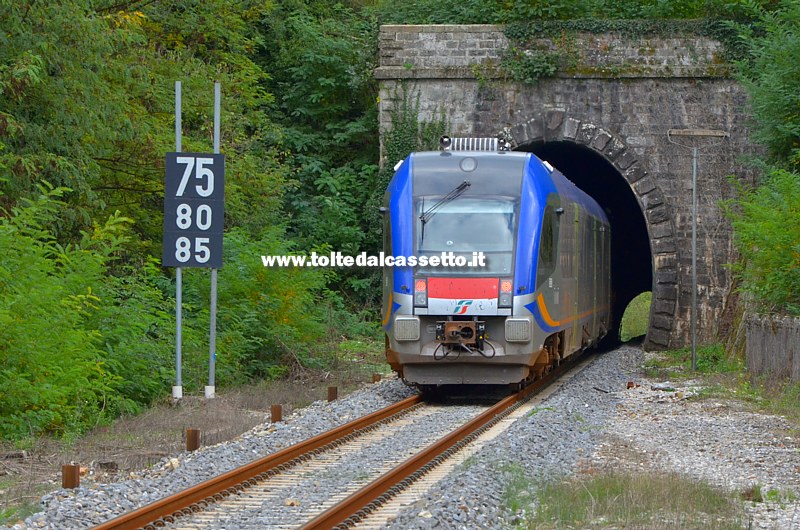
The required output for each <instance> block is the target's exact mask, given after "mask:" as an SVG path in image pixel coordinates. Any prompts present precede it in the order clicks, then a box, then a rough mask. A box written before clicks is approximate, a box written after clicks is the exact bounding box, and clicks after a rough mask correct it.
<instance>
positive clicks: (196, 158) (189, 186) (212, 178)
mask: <svg viewBox="0 0 800 530" xmlns="http://www.w3.org/2000/svg"><path fill="white" fill-rule="evenodd" d="M224 189H225V157H224V156H223V155H221V154H203V153H167V158H166V183H165V190H164V243H163V248H162V256H161V257H162V263H163V265H164V266H165V267H209V268H215V269H216V268H220V267H221V266H222V233H223V226H224V215H225V209H224Z"/></svg>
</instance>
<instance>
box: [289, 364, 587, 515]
mask: <svg viewBox="0 0 800 530" xmlns="http://www.w3.org/2000/svg"><path fill="white" fill-rule="evenodd" d="M576 357H583V356H580V355H578V356H576ZM577 360H578V359H577V358H576V359H571V360H570V362H568V363H565V364H562V365H561V366H559V367H558V368H556V369H555V370H553V371H552V372H550V373H549V374H548V375H547V376H546V377H544V378H543V379H539V380H538V381H535V382H533V383H532V384H531V385H529V386H527V387H525V388H524V389H522V390H521V391H519V392H517V393H514V394H512V395H510V396H508V397H506V398H504V399H503V400H501V401H499V402H498V403H497V404H495V405H493V406H492V407H491V408H489V409H487V410H485V411H484V412H483V413H481V414H480V415H478V416H476V417H475V418H473V419H472V420H470V421H469V422H467V423H465V424H464V425H462V426H461V427H459V428H458V429H456V430H455V431H453V432H451V433H450V434H447V435H446V436H444V437H442V438H441V439H439V441H437V442H435V443H434V444H433V445H431V446H429V447H428V448H426V449H424V450H422V451H421V452H419V453H417V454H415V455H414V456H412V457H410V458H409V459H408V460H406V461H405V462H403V463H401V464H400V465H398V466H396V467H395V468H393V469H391V470H390V471H389V472H388V473H386V474H384V475H381V476H380V477H378V478H377V479H375V480H374V481H372V482H371V483H369V484H367V485H366V486H364V487H363V488H361V489H360V490H358V491H356V492H355V493H353V494H352V495H350V496H349V497H347V498H345V499H344V500H342V501H341V502H340V503H338V504H336V505H334V506H332V507H331V508H329V509H328V510H326V511H324V512H322V513H321V514H319V515H318V516H317V517H315V518H314V519H312V520H311V521H309V522H308V523H306V524H305V525H303V526H302V527H300V528H301V530H322V529H324V530H329V529H331V528H347V527H349V526H352V525H353V524H355V523H356V522H357V521H358V520H360V519H362V518H365V517H366V516H367V515H368V514H369V512H370V511H373V510H374V509H376V508H377V506H379V505H381V504H384V503H385V502H386V501H388V499H389V498H390V497H392V496H394V495H395V494H396V493H398V492H399V491H400V490H402V489H405V488H406V487H407V486H409V485H410V484H411V483H412V482H413V481H414V480H416V479H415V478H414V475H415V474H421V473H425V472H427V471H428V470H430V469H431V468H432V467H435V466H436V465H438V464H439V463H440V462H441V461H442V460H444V459H446V458H447V457H448V455H449V454H451V453H453V452H455V451H457V450H459V449H460V448H461V447H463V446H464V445H466V444H468V443H469V442H471V441H472V440H473V439H474V438H476V437H477V434H479V433H480V432H483V430H484V428H488V427H489V426H491V425H494V424H495V423H496V422H497V421H500V420H501V419H502V418H503V417H504V416H505V415H506V414H507V413H510V412H511V410H510V409H512V407H514V406H515V405H518V404H520V405H521V404H522V403H523V402H524V401H525V400H527V399H528V398H529V397H532V395H533V394H534V393H535V392H537V391H538V390H541V389H542V388H544V387H546V386H548V385H549V384H550V383H552V382H554V381H555V380H556V379H558V378H559V377H560V376H561V375H562V374H563V373H564V372H566V371H568V370H570V369H571V368H572V367H573V366H575V364H576V363H575V361H577ZM476 433H477V434H476Z"/></svg>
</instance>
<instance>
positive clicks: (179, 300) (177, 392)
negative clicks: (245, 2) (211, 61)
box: [172, 81, 183, 399]
mask: <svg viewBox="0 0 800 530" xmlns="http://www.w3.org/2000/svg"><path fill="white" fill-rule="evenodd" d="M181 135H182V131H181V82H180V81H175V152H176V153H180V152H181V148H182V146H181V143H182V136H181ZM182 291H183V271H182V269H181V268H180V267H176V269H175V386H173V387H172V397H173V398H174V399H182V398H183V381H182V375H181V343H182V342H183V337H182V335H183V313H182V310H181V306H182V304H183V296H182V294H183V292H182Z"/></svg>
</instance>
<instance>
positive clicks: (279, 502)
mask: <svg viewBox="0 0 800 530" xmlns="http://www.w3.org/2000/svg"><path fill="white" fill-rule="evenodd" d="M573 365H574V363H565V364H563V365H562V366H561V367H559V368H557V369H555V370H554V371H552V372H551V373H550V374H548V375H547V376H546V377H545V378H543V379H541V380H539V381H536V382H534V383H533V384H531V385H530V386H528V387H526V388H525V389H523V390H522V391H520V392H517V393H515V394H512V395H511V396H508V397H506V398H504V399H502V400H500V401H499V402H497V403H495V404H494V405H492V406H486V405H475V404H469V405H442V404H426V403H423V401H422V398H421V397H420V396H412V397H410V398H407V399H405V400H403V401H400V402H398V403H396V404H394V405H391V406H389V407H386V408H384V409H381V410H379V411H377V412H374V413H372V414H369V415H367V416H364V417H362V418H359V419H357V420H355V421H352V422H350V423H348V424H346V425H343V426H340V427H338V428H336V429H333V430H331V431H328V432H326V433H323V434H320V435H318V436H315V437H314V438H311V439H309V440H306V441H304V442H301V443H299V444H296V445H294V446H291V447H288V448H286V449H284V450H281V451H279V452H277V453H274V454H272V455H269V456H267V457H264V458H261V459H259V460H256V461H254V462H251V463H250V464H247V465H245V466H242V467H241V468H238V469H235V470H232V471H229V472H227V473H225V474H223V475H220V476H218V477H216V478H214V479H211V480H208V481H206V482H203V483H200V484H198V485H196V486H194V487H192V488H189V489H187V490H185V491H183V492H179V493H177V494H174V495H172V496H169V497H166V498H164V499H162V500H160V501H157V502H155V503H153V504H151V505H148V506H144V507H142V508H140V509H138V510H135V511H133V512H130V513H128V514H124V515H122V516H120V517H118V518H116V519H113V520H111V521H109V522H107V523H104V524H101V525H99V526H97V527H96V530H112V529H113V530H122V529H134V528H157V527H162V526H164V525H165V524H174V528H186V529H189V528H193V529H194V528H219V527H220V525H224V526H226V527H227V526H237V527H241V528H246V527H248V526H252V527H253V528H264V527H270V528H297V527H299V526H302V527H303V528H306V529H310V528H315V529H316V528H326V529H327V528H332V527H336V526H337V525H339V526H341V527H348V526H353V525H355V524H356V523H358V522H360V521H364V520H365V519H367V517H368V515H369V514H370V513H373V512H376V511H377V510H379V509H380V508H381V507H382V506H384V505H386V504H390V503H391V499H392V498H393V497H395V496H397V495H398V494H400V493H401V492H403V490H406V489H408V488H409V487H410V486H411V485H412V484H413V483H414V482H415V481H417V480H418V479H420V478H422V477H423V476H425V475H426V474H429V473H430V472H431V471H433V470H434V469H436V468H437V467H438V466H440V464H442V463H443V462H445V461H446V460H448V459H449V458H451V457H452V456H453V455H455V454H456V453H458V452H459V451H460V450H461V449H462V448H464V447H465V446H467V445H468V444H470V443H471V442H472V441H473V440H475V439H477V438H478V437H479V436H480V435H481V434H482V433H484V432H486V431H488V430H489V429H491V428H492V427H493V426H494V425H497V424H498V423H500V422H501V421H502V420H503V419H504V418H505V417H506V416H509V415H510V414H512V413H513V412H514V411H515V410H517V409H518V408H520V407H521V406H522V405H523V404H524V403H525V402H526V401H528V400H529V399H530V398H531V397H532V396H534V395H535V394H536V393H537V392H539V391H540V390H542V389H544V388H546V387H547V386H548V385H550V384H551V383H553V382H554V381H556V380H557V379H558V378H559V377H560V376H562V375H563V374H564V373H565V372H567V371H568V370H569V369H570V368H571V367H572V366H573ZM582 366H584V364H582V365H581V367H582ZM576 371H577V370H576ZM370 453H371V454H372V455H373V456H371V457H370V456H367V455H369V454H370ZM375 455H377V456H375ZM384 511H385V510H384ZM320 512H321V513H320Z"/></svg>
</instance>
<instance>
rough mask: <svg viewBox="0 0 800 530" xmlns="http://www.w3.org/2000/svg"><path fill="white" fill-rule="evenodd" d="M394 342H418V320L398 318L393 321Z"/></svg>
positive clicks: (411, 317)
mask: <svg viewBox="0 0 800 530" xmlns="http://www.w3.org/2000/svg"><path fill="white" fill-rule="evenodd" d="M394 338H395V340H400V341H405V340H419V318H418V317H414V316H405V315H404V316H399V317H397V318H395V319H394Z"/></svg>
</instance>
